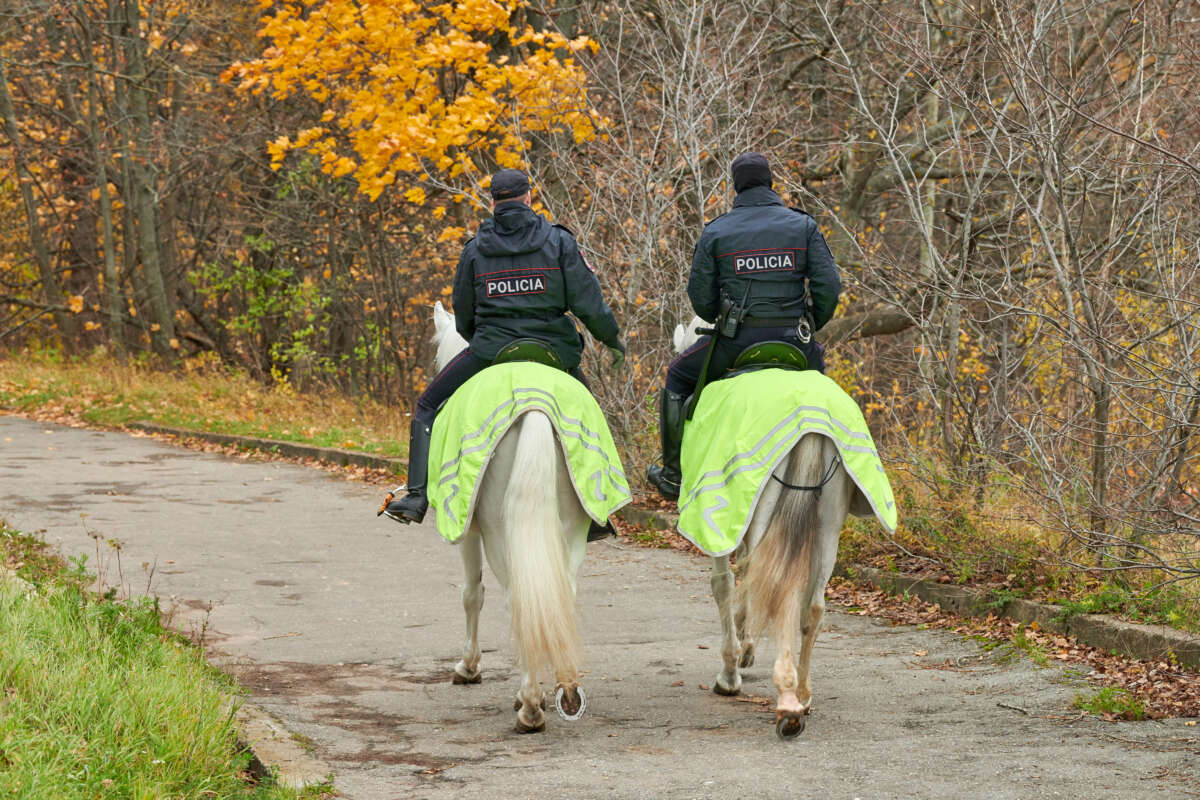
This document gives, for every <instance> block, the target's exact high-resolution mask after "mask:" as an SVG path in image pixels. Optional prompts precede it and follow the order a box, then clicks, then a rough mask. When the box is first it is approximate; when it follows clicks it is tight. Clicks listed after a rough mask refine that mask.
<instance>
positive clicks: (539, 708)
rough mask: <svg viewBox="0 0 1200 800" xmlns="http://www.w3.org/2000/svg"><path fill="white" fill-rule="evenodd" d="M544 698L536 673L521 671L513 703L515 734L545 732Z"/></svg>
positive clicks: (527, 670) (526, 670)
mask: <svg viewBox="0 0 1200 800" xmlns="http://www.w3.org/2000/svg"><path fill="white" fill-rule="evenodd" d="M545 709H546V698H545V697H543V696H542V687H541V686H540V685H539V684H538V679H537V673H536V672H534V671H533V670H529V669H522V673H521V689H520V690H519V691H518V692H517V698H516V700H515V701H513V710H514V711H516V712H517V733H541V732H542V731H544V730H546V710H545Z"/></svg>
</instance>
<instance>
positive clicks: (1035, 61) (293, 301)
mask: <svg viewBox="0 0 1200 800" xmlns="http://www.w3.org/2000/svg"><path fill="white" fill-rule="evenodd" d="M1198 45H1200V11H1198V10H1197V7H1196V5H1195V4H1194V3H1192V2H1187V1H1186V0H1178V1H1177V2H1171V1H1169V0H1154V1H1153V2H1141V3H1134V4H1129V3H1117V2H1106V1H1105V0H1020V1H1019V2H1015V3H1010V2H1003V3H1001V2H993V1H992V0H975V1H974V2H965V1H964V2H948V1H943V0H927V1H926V2H918V1H917V0H900V1H898V2H897V1H896V0H891V1H890V2H889V0H871V1H870V2H862V1H861V0H819V1H818V2H801V3H798V2H792V1H791V0H740V1H739V0H618V2H571V1H570V0H541V1H538V0H532V1H530V2H522V1H521V0H464V1H463V2H457V3H440V4H439V3H417V2H404V1H403V0H397V1H395V2H369V1H367V0H359V2H351V1H350V0H324V2H312V3H294V2H271V0H262V2H259V3H258V4H249V3H245V2H234V1H233V0H188V2H186V3H185V2H181V0H140V2H139V0H7V1H6V2H5V3H4V5H3V7H2V9H0V131H2V134H0V348H4V350H5V351H6V352H8V353H9V354H10V355H9V358H10V359H13V358H19V357H20V356H21V354H31V353H45V352H53V353H57V354H61V355H63V356H67V357H72V356H81V355H88V357H89V358H92V359H95V358H96V357H97V355H96V354H97V353H98V352H102V353H103V354H105V356H104V357H106V358H111V359H114V360H118V361H131V362H137V363H151V364H153V365H154V366H155V368H157V369H163V370H167V371H171V370H179V369H181V368H183V367H188V366H191V367H194V366H195V365H197V364H201V365H205V366H206V367H209V368H217V367H219V368H222V369H227V370H237V371H241V372H244V373H245V374H248V375H249V376H251V377H252V378H253V379H254V380H257V381H259V382H261V383H262V384H263V385H264V386H275V387H287V388H288V389H289V390H292V391H299V392H310V393H322V392H336V393H340V394H342V395H346V396H350V397H359V398H370V399H371V400H373V401H376V402H379V403H382V404H384V405H386V406H389V407H391V408H393V409H395V410H396V414H397V415H402V414H403V413H406V412H407V411H408V410H409V409H410V407H411V404H412V402H413V400H414V398H415V395H416V393H417V392H419V391H420V389H421V388H422V387H423V386H424V384H425V382H426V381H427V380H428V378H429V377H430V371H431V364H432V357H433V353H432V349H431V344H430V341H429V337H430V334H431V328H432V325H431V305H432V304H433V303H434V302H435V301H438V300H442V301H443V302H447V301H448V300H449V291H450V289H449V287H450V281H451V277H452V274H453V270H454V265H455V263H456V259H457V256H458V252H459V250H460V249H461V246H462V244H463V242H464V241H465V239H466V237H467V236H469V235H470V232H471V231H473V230H474V228H475V227H476V226H477V225H478V223H479V222H480V221H481V220H482V219H484V218H486V214H487V205H486V197H487V192H486V183H487V176H488V175H489V174H490V173H491V172H492V171H494V170H495V169H496V168H497V167H500V166H516V167H521V168H523V169H527V170H528V171H529V173H530V175H531V177H532V179H533V181H534V183H535V200H536V201H537V203H538V207H539V208H540V209H541V210H543V211H544V212H545V213H546V214H547V215H548V216H550V217H551V218H552V219H553V220H555V221H557V222H561V223H562V224H565V225H566V226H568V227H569V228H571V229H572V230H573V231H574V233H575V235H576V237H577V238H578V239H579V241H580V243H581V245H582V247H583V248H584V250H585V252H586V254H587V258H588V260H589V262H590V263H591V264H592V266H593V267H594V268H595V269H596V272H597V274H598V275H599V278H600V280H601V283H602V285H603V288H604V291H605V296H606V297H607V299H608V301H609V303H610V305H611V306H612V307H613V309H614V311H615V313H616V315H617V317H618V320H619V321H620V323H621V326H622V330H623V331H624V335H625V337H626V340H627V343H628V346H629V351H630V357H629V359H628V364H627V368H626V369H625V370H623V371H621V372H616V373H611V372H609V371H608V370H607V369H606V367H605V366H604V362H603V361H602V358H601V354H599V353H598V352H597V351H598V350H600V348H596V347H593V348H592V349H591V351H590V352H589V354H588V356H587V358H586V360H585V369H586V371H587V372H588V373H589V374H590V375H592V376H593V381H592V382H593V388H594V391H595V393H596V394H597V396H598V399H599V401H600V403H601V405H602V407H603V409H604V411H605V413H606V414H607V416H608V419H609V421H610V424H611V425H612V427H613V432H614V435H615V436H616V438H617V441H618V444H619V446H620V448H621V450H622V454H623V457H624V459H625V464H626V468H627V471H628V472H629V473H630V475H631V477H632V478H633V479H634V482H635V483H639V481H638V479H637V476H640V474H641V473H642V470H643V468H644V466H645V464H646V463H647V462H648V461H649V460H651V459H653V458H655V457H656V449H657V432H656V430H657V427H656V426H657V411H656V408H655V402H656V390H657V386H658V385H659V384H660V381H661V379H662V373H663V370H664V368H665V365H666V363H667V362H668V361H669V360H670V358H671V333H672V330H673V328H674V326H675V325H676V324H677V323H678V322H681V321H685V320H687V319H690V317H691V309H690V307H689V306H688V304H687V299H686V295H685V293H684V286H685V283H686V276H687V271H688V267H689V263H690V256H691V252H692V247H693V244H694V242H695V240H696V238H697V236H698V235H699V232H700V229H701V227H702V226H703V224H704V223H705V222H706V221H707V220H710V219H712V218H713V217H715V216H716V215H718V214H720V213H723V212H724V211H725V210H727V208H728V207H729V204H730V201H731V199H732V191H731V188H730V186H729V183H728V179H727V174H728V164H729V162H730V160H731V159H732V157H733V156H734V155H736V154H737V153H739V152H742V151H745V150H758V151H761V152H764V153H767V154H768V155H769V156H770V158H771V159H772V162H773V164H774V167H775V176H776V189H778V190H779V191H780V192H781V193H782V194H783V195H784V198H785V200H786V201H787V202H788V203H789V204H790V205H794V206H799V207H802V208H804V209H806V210H807V211H808V212H809V213H811V214H813V215H814V216H815V217H816V219H817V220H818V222H819V224H820V225H821V228H822V230H823V231H824V233H825V235H826V237H827V239H828V241H829V243H830V247H831V249H832V251H833V253H834V255H835V257H836V258H837V260H838V263H839V265H840V267H841V269H842V271H843V277H844V283H845V288H846V290H845V294H844V296H843V300H842V304H841V306H840V309H839V311H838V313H837V316H836V317H835V319H834V320H833V321H832V322H831V323H830V324H829V325H828V326H827V327H826V329H825V330H824V331H823V332H822V337H821V338H822V339H823V340H824V341H825V342H826V344H827V346H828V348H829V354H830V357H829V360H830V369H829V373H830V374H831V375H832V376H833V377H834V378H835V379H836V380H837V381H838V382H839V383H840V384H841V385H842V386H843V387H844V388H846V390H847V391H849V392H851V393H852V394H853V395H854V396H855V397H856V398H857V399H858V400H859V402H860V405H861V406H862V407H863V408H864V411H865V413H866V415H867V418H868V420H869V422H870V423H871V425H872V428H873V430H874V432H875V434H876V439H877V443H878V445H879V447H880V450H881V451H882V452H883V454H884V457H885V461H886V463H887V464H888V466H889V470H890V471H891V472H892V474H893V483H894V484H895V485H896V487H897V494H898V497H899V499H900V501H901V504H902V510H901V519H902V528H901V531H900V532H899V533H898V534H897V536H896V537H895V538H884V537H882V534H880V533H879V532H878V531H873V532H871V533H869V534H864V535H865V536H866V540H861V539H860V540H859V545H858V546H861V547H864V550H863V552H864V553H865V554H867V555H873V556H875V557H882V558H884V559H886V560H887V561H888V563H892V564H895V563H900V562H903V563H904V564H907V565H910V566H912V565H916V566H924V567H928V568H931V569H934V570H940V571H945V572H949V573H950V575H951V577H952V578H953V579H958V580H964V581H965V580H974V579H988V580H991V581H992V582H993V583H994V584H996V585H1000V586H1004V587H1008V588H1009V589H1011V590H1013V591H1018V592H1026V593H1028V592H1030V591H1034V590H1035V589H1036V587H1038V586H1042V587H1043V589H1045V590H1047V591H1053V590H1054V589H1055V588H1056V586H1059V585H1060V584H1065V583H1074V584H1076V585H1078V586H1086V587H1090V588H1091V589H1093V590H1095V591H1094V592H1093V594H1094V595H1095V596H1101V595H1103V594H1104V593H1106V592H1116V593H1118V594H1123V595H1124V596H1132V595H1136V596H1137V597H1139V598H1141V599H1142V600H1145V599H1147V598H1157V600H1155V602H1154V603H1152V605H1157V606H1160V607H1161V608H1164V609H1166V610H1167V611H1166V616H1167V618H1168V621H1173V622H1175V623H1180V622H1181V621H1186V620H1188V619H1190V620H1193V621H1194V620H1195V619H1197V618H1200V580H1197V578H1198V577H1200V436H1197V429H1198V428H1200V257H1198V254H1200V213H1198V212H1200V208H1198V207H1197V206H1198V205H1200V110H1198V108H1197V98H1198V97H1200V70H1198V69H1197V68H1196V67H1197V64H1198V63H1200V47H1198ZM863 541H868V543H867V544H865V545H864V544H863ZM1048 584H1055V586H1049V588H1047V585H1048ZM1059 588H1065V587H1059ZM1160 601H1161V602H1160Z"/></svg>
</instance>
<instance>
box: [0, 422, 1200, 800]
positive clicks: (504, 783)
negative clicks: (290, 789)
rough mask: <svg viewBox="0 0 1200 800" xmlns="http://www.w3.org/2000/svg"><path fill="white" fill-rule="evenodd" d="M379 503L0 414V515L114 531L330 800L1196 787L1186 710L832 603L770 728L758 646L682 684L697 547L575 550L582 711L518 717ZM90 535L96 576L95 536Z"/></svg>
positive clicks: (369, 490) (707, 631) (78, 541)
mask: <svg viewBox="0 0 1200 800" xmlns="http://www.w3.org/2000/svg"><path fill="white" fill-rule="evenodd" d="M378 500H379V497H378V491H377V489H375V488H373V487H368V486H364V485H362V484H356V483H352V482H349V481H346V480H342V479H340V478H338V477H336V476H332V475H330V474H327V473H325V472H321V471H317V470H311V469H305V468H303V467H298V466H293V465H289V464H282V463H263V462H252V461H241V460H236V459H230V458H226V457H223V456H218V455H213V454H206V453H200V452H195V451H190V450H185V449H181V448H178V447H175V446H172V445H168V444H163V443H160V442H157V441H155V440H152V439H146V438H135V437H132V436H127V435H123V434H117V433H103V432H96V431H88V430H77V429H70V428H63V427H58V426H53V425H46V424H42V423H37V422H31V421H29V420H25V419H21V418H17V417H7V416H0V517H4V518H6V519H7V521H8V522H9V523H10V524H11V525H13V526H14V527H16V528H18V529H21V530H24V531H27V532H33V531H37V530H44V531H45V537H46V539H47V540H48V541H50V542H51V543H54V544H58V545H60V546H61V547H62V549H63V551H64V552H65V553H67V554H76V555H78V554H86V555H89V556H90V559H91V560H90V562H89V565H90V566H94V565H95V564H96V555H95V546H96V542H95V541H94V540H93V539H92V538H89V533H90V534H92V535H95V536H99V537H101V538H102V539H105V540H107V539H115V540H118V541H119V542H120V543H121V552H120V556H121V558H120V562H121V574H122V576H123V579H124V581H125V582H126V584H128V585H129V586H131V587H132V589H133V590H134V591H136V592H141V591H144V590H145V588H146V586H147V583H149V585H150V590H151V591H152V592H153V593H155V594H158V595H159V596H160V597H161V598H162V599H163V600H164V605H168V606H171V605H173V606H175V607H176V608H177V609H178V613H179V616H178V617H177V621H178V622H179V623H180V624H181V625H182V626H183V627H184V628H189V627H190V628H192V629H195V630H200V629H201V628H202V627H203V629H204V633H205V641H206V642H207V645H208V647H209V650H210V654H211V657H212V659H213V660H214V661H215V662H217V663H219V664H221V665H222V666H224V667H225V668H226V669H229V670H230V671H232V672H233V673H235V674H236V675H237V676H238V677H239V678H240V679H241V681H242V682H243V684H244V685H245V686H246V687H247V689H248V691H249V695H250V700H251V701H252V702H253V703H256V704H258V705H259V706H261V707H263V708H264V709H266V710H267V711H269V712H270V713H271V714H273V715H275V716H276V717H277V718H278V719H279V720H281V721H282V722H283V723H284V724H285V725H286V726H287V728H288V729H290V730H291V731H293V732H295V733H297V734H299V735H300V736H302V737H304V738H305V739H307V741H308V742H310V743H311V746H312V749H313V752H314V754H315V755H316V756H318V757H320V758H322V759H324V760H325V761H326V762H328V763H329V764H330V765H332V767H333V769H334V771H335V773H336V778H335V784H336V786H337V788H338V789H339V790H340V791H341V792H342V793H343V795H344V796H345V797H348V798H358V799H359V800H374V799H375V798H380V799H388V800H390V798H451V797H454V798H476V797H478V798H497V797H505V798H524V797H554V798H642V797H653V798H708V797H712V798H729V797H752V798H793V797H797V798H806V797H811V798H846V800H851V799H852V798H863V800H868V799H871V800H874V799H875V798H909V797H916V798H965V797H970V798H1012V799H1013V800H1029V799H1030V798H1043V797H1045V798H1051V797H1062V798H1097V797H1103V798H1156V799H1157V798H1175V797H1179V798H1183V797H1191V796H1195V795H1196V794H1198V793H1200V765H1198V762H1200V739H1198V734H1200V730H1198V729H1197V728H1196V727H1191V726H1188V725H1186V723H1185V722H1184V721H1180V720H1175V721H1169V722H1166V723H1139V724H1132V723H1127V724H1121V725H1113V724H1106V723H1102V722H1097V721H1095V720H1092V719H1079V718H1078V715H1077V714H1075V713H1073V712H1072V711H1071V709H1070V708H1069V705H1070V701H1071V699H1072V697H1073V696H1074V695H1075V693H1076V692H1078V691H1080V684H1079V683H1078V678H1077V677H1072V675H1071V674H1070V673H1069V672H1068V671H1063V670H1059V669H1053V668H1051V669H1039V668H1037V667H1035V666H1033V665H1031V664H1030V663H1028V662H1015V663H1003V662H1000V661H996V660H992V659H991V658H990V657H988V656H985V655H983V654H982V653H981V651H980V650H979V649H978V648H977V647H976V646H975V645H974V644H972V643H970V642H964V641H961V640H958V639H956V638H955V637H953V636H950V635H947V634H944V633H935V632H929V631H920V630H916V629H913V628H909V627H903V626H900V627H894V626H891V625H890V624H888V623H885V622H881V621H878V620H872V619H869V618H862V617H858V616H852V615H848V614H843V613H838V612H837V611H836V610H835V611H832V612H831V613H830V614H828V615H827V617H826V624H825V627H824V631H823V633H822V635H821V638H820V639H819V640H818V643H817V648H816V653H815V656H814V659H813V662H814V667H813V675H814V693H815V695H816V705H815V708H814V712H813V715H812V716H811V717H810V719H809V723H808V728H807V731H806V732H805V733H804V734H803V737H802V738H801V739H800V740H799V741H797V742H794V743H789V744H785V743H781V742H779V741H777V740H776V739H775V736H774V733H773V728H772V717H771V715H770V714H769V712H768V710H767V708H768V707H767V706H765V705H763V704H761V703H759V702H754V700H756V699H765V698H767V697H768V696H769V695H770V694H771V692H772V687H771V683H770V666H769V663H767V662H768V661H769V660H770V659H771V658H773V656H774V654H773V648H772V647H771V645H770V643H769V642H768V643H764V644H763V645H762V647H761V648H760V659H762V661H763V663H760V665H758V666H755V667H753V668H752V669H750V670H749V673H748V675H747V678H746V686H745V688H746V691H747V692H748V693H749V694H750V697H749V698H748V701H747V700H743V701H738V700H730V699H725V698H719V697H717V696H715V695H713V694H712V693H711V692H708V691H705V690H704V689H703V688H701V684H705V685H709V684H711V683H712V680H713V678H714V676H715V675H716V672H717V662H718V658H719V656H718V646H719V635H718V628H717V622H716V614H715V610H714V607H713V604H712V600H711V597H710V593H709V588H708V565H707V562H706V561H705V560H704V559H700V558H694V557H689V556H685V555H681V554H679V553H676V552H673V551H658V550H646V549H641V548H634V547H628V546H623V545H620V544H617V543H615V542H613V541H612V540H608V541H605V542H596V543H593V544H590V545H589V546H588V558H587V560H586V562H585V563H584V567H583V572H582V575H581V579H580V599H581V603H582V606H583V609H584V633H585V640H586V643H587V646H588V654H589V666H588V672H587V673H586V675H585V683H584V685H585V687H586V689H587V691H588V692H589V706H590V707H589V710H588V713H587V715H586V716H585V717H584V719H583V720H581V721H580V722H577V723H574V724H568V723H565V722H563V721H562V720H560V719H559V718H558V717H557V716H553V715H552V716H551V717H550V721H549V727H548V729H547V732H546V733H544V734H541V735H534V736H520V735H517V734H515V733H512V732H511V731H512V712H511V705H510V703H511V698H512V696H513V694H514V693H515V692H516V688H517V677H516V674H515V672H514V671H513V669H512V668H511V666H510V664H511V649H510V647H509V643H508V641H507V635H506V633H505V631H506V629H507V617H506V613H507V612H506V610H505V608H504V602H503V599H502V595H501V594H500V592H499V591H498V589H497V586H496V584H495V581H494V580H492V579H491V576H490V575H488V577H487V581H486V585H487V588H488V599H487V602H486V603H485V606H484V614H483V624H482V631H483V633H482V636H481V639H482V644H483V646H484V648H485V653H484V664H483V666H484V682H483V684H481V685H479V686H470V687H460V686H452V685H451V684H450V683H449V682H448V681H447V677H448V675H449V669H450V666H451V665H452V664H453V663H454V661H455V660H456V659H457V657H458V650H459V647H460V641H461V639H462V632H463V622H462V611H461V607H460V605H459V586H460V575H459V572H460V567H459V561H458V555H457V553H456V552H455V550H454V548H453V547H452V546H450V545H447V544H445V543H443V542H442V541H441V539H439V538H438V537H437V535H436V534H435V533H434V532H433V530H432V529H431V528H429V527H428V526H426V527H423V528H417V529H409V530H406V529H402V528H400V527H399V526H397V525H394V524H393V523H390V522H387V521H384V520H380V519H377V518H376V517H375V508H376V507H377V503H378ZM84 515H86V517H85V516H84ZM105 553H107V555H105ZM102 555H104V557H103V558H102V559H101V566H103V567H104V569H105V572H106V577H107V580H108V582H109V583H110V584H115V583H116V582H117V580H118V573H117V570H116V562H115V559H114V558H113V557H112V556H113V551H112V550H111V548H109V547H108V546H107V545H102ZM143 565H147V568H143ZM149 566H152V567H153V576H152V577H148V575H147V569H148V568H149ZM764 657H765V658H764ZM680 682H682V683H681V685H676V684H678V683H680ZM1014 709H1019V710H1014Z"/></svg>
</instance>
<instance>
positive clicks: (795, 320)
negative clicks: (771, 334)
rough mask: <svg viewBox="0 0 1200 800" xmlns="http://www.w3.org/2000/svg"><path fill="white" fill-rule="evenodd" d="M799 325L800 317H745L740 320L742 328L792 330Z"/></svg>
mask: <svg viewBox="0 0 1200 800" xmlns="http://www.w3.org/2000/svg"><path fill="white" fill-rule="evenodd" d="M799 324H800V317H746V318H745V319H743V320H742V327H743V328H794V327H796V326H797V325H799Z"/></svg>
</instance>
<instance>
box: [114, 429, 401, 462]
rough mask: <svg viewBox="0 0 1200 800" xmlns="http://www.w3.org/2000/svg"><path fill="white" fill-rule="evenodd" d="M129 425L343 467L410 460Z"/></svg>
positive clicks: (303, 445)
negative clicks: (313, 459)
mask: <svg viewBox="0 0 1200 800" xmlns="http://www.w3.org/2000/svg"><path fill="white" fill-rule="evenodd" d="M125 427H127V428H131V429H133V430H138V431H144V432H146V433H160V434H166V435H168V436H178V437H180V438H185V437H186V438H191V439H202V440H204V441H206V442H214V443H215V444H224V445H233V446H235V447H245V448H249V449H253V450H265V451H268V452H272V453H278V454H279V455H283V456H290V457H294V458H315V459H317V460H318V461H324V462H326V463H329V464H338V465H340V466H343V467H346V466H354V467H371V468H380V469H390V470H392V471H396V470H401V469H403V468H404V466H405V465H406V462H405V461H404V460H403V459H399V458H388V457H386V456H377V455H372V454H371V453H361V452H358V451H357V450H342V449H340V448H337V447H318V446H316V445H310V444H299V443H297V442H285V441H282V440H279V439H261V438H258V437H255V436H240V435H237V434H233V433H211V432H209V431H197V430H191V429H188V428H172V427H170V426H168V425H159V424H157V423H154V422H145V421H140V422H129V423H126V426H125Z"/></svg>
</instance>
